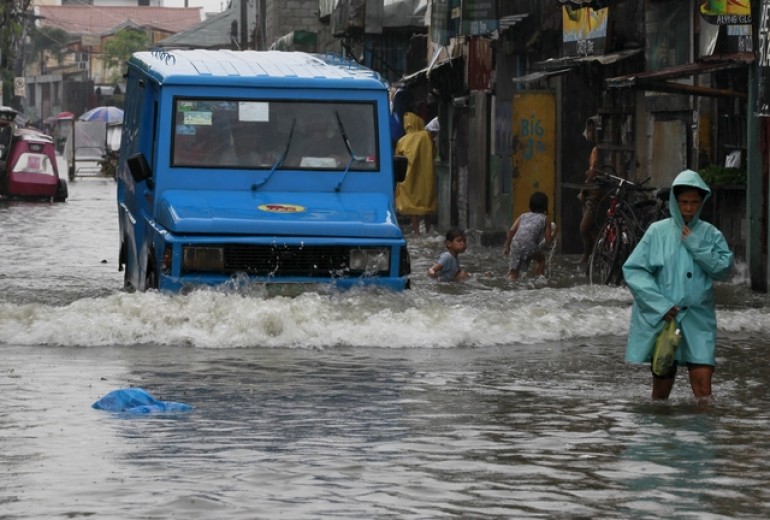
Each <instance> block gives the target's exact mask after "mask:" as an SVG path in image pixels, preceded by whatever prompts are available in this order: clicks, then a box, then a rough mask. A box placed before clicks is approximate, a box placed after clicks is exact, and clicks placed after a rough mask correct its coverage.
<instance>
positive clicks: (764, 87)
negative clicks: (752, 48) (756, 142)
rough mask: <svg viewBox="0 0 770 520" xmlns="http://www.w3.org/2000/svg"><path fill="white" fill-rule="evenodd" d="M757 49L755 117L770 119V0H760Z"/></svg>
mask: <svg viewBox="0 0 770 520" xmlns="http://www.w3.org/2000/svg"><path fill="white" fill-rule="evenodd" d="M760 14H761V16H760V17H759V18H760V21H759V35H758V41H759V45H758V47H759V48H758V49H757V69H758V74H757V81H758V84H759V88H758V90H757V115H758V116H761V117H770V0H762V6H761V8H760Z"/></svg>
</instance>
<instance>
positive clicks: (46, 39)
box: [29, 26, 69, 65]
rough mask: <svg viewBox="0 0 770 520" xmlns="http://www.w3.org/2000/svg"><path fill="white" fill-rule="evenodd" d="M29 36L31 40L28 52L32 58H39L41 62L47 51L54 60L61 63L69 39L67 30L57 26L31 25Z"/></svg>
mask: <svg viewBox="0 0 770 520" xmlns="http://www.w3.org/2000/svg"><path fill="white" fill-rule="evenodd" d="M29 36H30V42H31V48H30V49H29V52H30V54H31V55H32V59H33V60H37V59H39V60H40V61H41V63H43V62H44V61H45V55H46V53H48V54H49V55H50V56H53V57H54V58H56V61H57V62H58V63H59V65H61V63H62V60H63V59H64V52H65V48H66V47H67V42H68V41H69V34H68V33H67V31H65V30H64V29H59V28H58V27H45V26H44V27H40V28H36V27H33V28H32V30H31V31H30V33H29Z"/></svg>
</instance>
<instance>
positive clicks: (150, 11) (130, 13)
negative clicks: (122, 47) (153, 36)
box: [35, 5, 203, 35]
mask: <svg viewBox="0 0 770 520" xmlns="http://www.w3.org/2000/svg"><path fill="white" fill-rule="evenodd" d="M35 14H36V15H37V16H39V17H40V25H41V26H43V27H55V28H59V29H62V30H64V31H66V32H67V33H69V34H73V35H78V34H108V33H109V32H111V30H112V29H114V28H115V27H117V26H120V25H122V24H125V23H126V22H131V23H133V24H135V25H137V26H139V27H151V28H156V29H160V30H164V31H167V32H171V33H178V32H181V31H184V30H185V29H188V28H189V27H192V26H194V25H196V24H198V23H200V22H201V20H202V19H203V8H201V7H146V6H133V7H111V6H110V7H108V6H94V5H40V6H37V7H35Z"/></svg>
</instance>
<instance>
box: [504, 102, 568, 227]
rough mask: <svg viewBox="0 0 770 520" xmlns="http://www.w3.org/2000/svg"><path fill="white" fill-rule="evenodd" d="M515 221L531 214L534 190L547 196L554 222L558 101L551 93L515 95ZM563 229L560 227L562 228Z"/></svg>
mask: <svg viewBox="0 0 770 520" xmlns="http://www.w3.org/2000/svg"><path fill="white" fill-rule="evenodd" d="M511 120H512V122H513V132H512V134H511V135H512V136H513V143H514V155H513V219H514V220H515V219H516V218H517V217H518V216H519V215H521V214H522V213H525V212H527V211H529V197H530V195H532V193H533V192H535V191H542V192H543V193H545V194H546V195H548V214H549V215H550V216H551V218H553V219H554V220H557V224H560V223H559V222H558V219H556V218H555V217H556V216H557V215H558V213H557V212H556V211H554V201H555V200H556V98H555V96H554V94H553V93H551V92H521V93H518V94H514V96H513V117H512V118H511ZM559 227H561V226H559Z"/></svg>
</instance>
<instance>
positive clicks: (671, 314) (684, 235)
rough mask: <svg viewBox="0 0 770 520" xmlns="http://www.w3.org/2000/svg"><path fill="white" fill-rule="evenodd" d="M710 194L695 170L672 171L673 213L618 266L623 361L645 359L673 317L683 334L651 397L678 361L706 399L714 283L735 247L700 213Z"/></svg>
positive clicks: (665, 390)
mask: <svg viewBox="0 0 770 520" xmlns="http://www.w3.org/2000/svg"><path fill="white" fill-rule="evenodd" d="M710 196H711V190H710V189H709V187H708V185H707V184H706V183H705V182H704V181H703V179H701V177H700V175H698V173H697V172H694V171H692V170H685V171H683V172H681V173H680V174H679V175H677V177H676V179H674V182H673V183H672V185H671V192H670V194H669V200H668V206H669V210H670V212H671V217H670V218H667V219H664V220H660V221H658V222H655V223H653V224H652V225H651V226H650V227H649V229H647V232H646V233H645V234H644V237H642V240H641V241H640V242H639V245H637V246H636V248H635V249H634V251H633V253H631V256H630V257H629V258H628V260H627V261H626V263H625V264H624V265H623V276H624V278H625V281H626V284H627V285H628V287H629V289H630V290H631V293H632V294H633V296H634V305H633V309H632V312H631V326H630V330H629V333H628V344H627V346H626V361H628V362H629V363H645V362H650V360H651V356H652V350H653V347H654V345H655V340H656V338H657V336H658V334H659V333H660V331H661V330H662V329H663V325H664V324H665V322H667V321H669V320H676V322H677V325H678V328H679V329H680V330H681V332H682V340H681V342H680V344H679V347H678V349H677V351H676V362H675V363H674V365H673V366H672V368H671V370H670V371H669V373H668V374H666V376H665V377H657V376H655V375H653V380H652V398H653V399H654V400H658V399H667V398H668V396H669V394H670V393H671V389H672V388H673V386H674V376H675V375H676V366H677V364H679V365H686V366H687V369H688V371H689V375H690V386H691V388H692V392H693V394H694V395H695V398H696V399H697V400H698V402H699V403H708V402H709V401H710V399H711V378H712V375H713V373H714V363H715V357H714V351H715V349H716V333H717V322H716V310H715V304H714V291H713V281H714V280H725V279H727V277H728V276H729V275H730V272H731V270H732V266H733V253H732V252H731V251H730V249H729V247H728V245H727V242H726V241H725V237H724V236H723V235H722V233H721V232H720V231H719V230H718V229H717V228H716V227H714V226H713V225H711V224H710V223H708V222H705V221H703V220H700V218H699V216H700V213H701V209H702V208H703V204H704V202H705V201H706V200H707V199H708V198H709V197H710Z"/></svg>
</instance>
